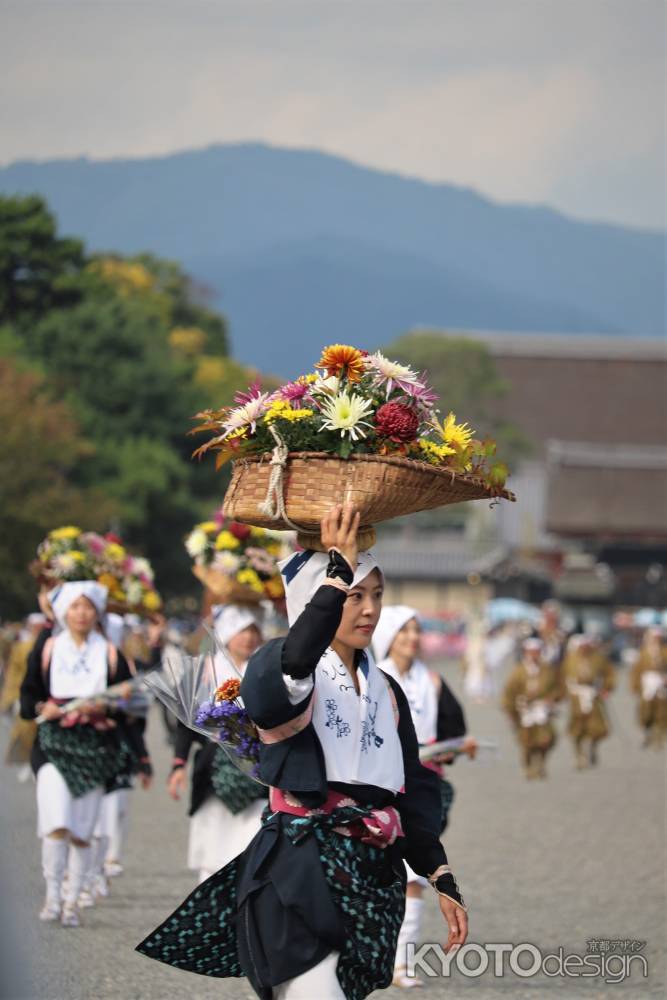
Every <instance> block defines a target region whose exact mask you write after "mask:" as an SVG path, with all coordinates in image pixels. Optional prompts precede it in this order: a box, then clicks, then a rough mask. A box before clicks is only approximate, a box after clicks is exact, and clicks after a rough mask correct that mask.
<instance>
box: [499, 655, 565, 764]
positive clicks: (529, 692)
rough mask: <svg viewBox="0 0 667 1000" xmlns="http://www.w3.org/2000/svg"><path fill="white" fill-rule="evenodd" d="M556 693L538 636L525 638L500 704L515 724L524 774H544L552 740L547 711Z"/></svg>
mask: <svg viewBox="0 0 667 1000" xmlns="http://www.w3.org/2000/svg"><path fill="white" fill-rule="evenodd" d="M559 697H560V686H559V683H558V677H557V675H556V674H555V672H554V670H553V668H552V667H550V666H549V665H548V664H547V663H545V661H544V660H543V659H542V642H541V640H540V639H526V640H525V642H524V643H523V649H522V658H521V660H520V662H519V663H517V665H516V666H515V668H514V670H513V671H512V673H511V674H510V676H509V678H508V680H507V683H506V685H505V689H504V691H503V697H502V707H503V708H504V710H505V711H506V712H507V714H508V715H509V717H510V719H511V720H512V723H513V725H514V727H515V730H516V734H517V738H518V741H519V746H520V747H521V756H522V760H523V766H524V768H525V773H526V777H527V778H546V768H545V760H546V756H547V754H548V752H549V751H550V750H551V749H552V748H553V747H554V745H555V742H556V733H555V730H554V727H553V725H552V722H551V715H552V713H553V706H554V704H555V702H556V701H558V700H559Z"/></svg>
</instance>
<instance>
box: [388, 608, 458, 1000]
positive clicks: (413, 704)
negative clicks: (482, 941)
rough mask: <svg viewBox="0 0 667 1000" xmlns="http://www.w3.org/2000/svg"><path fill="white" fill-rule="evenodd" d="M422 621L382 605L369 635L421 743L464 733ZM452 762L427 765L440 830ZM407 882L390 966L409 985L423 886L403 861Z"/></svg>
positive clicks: (397, 980)
mask: <svg viewBox="0 0 667 1000" xmlns="http://www.w3.org/2000/svg"><path fill="white" fill-rule="evenodd" d="M420 643H421V624H420V618H419V612H418V611H416V610H415V608H409V607H407V606H405V605H394V606H390V607H384V608H383V609H382V614H381V615H380V620H379V622H378V625H377V628H376V630H375V634H374V636H373V652H374V654H375V657H376V659H377V663H378V667H379V669H380V670H384V672H385V673H386V674H388V675H389V676H390V677H393V678H394V680H395V681H396V682H397V683H398V684H400V686H401V689H402V690H403V693H404V694H405V697H406V698H407V700H408V705H409V706H410V714H411V715H412V721H413V723H414V726H415V733H416V735H417V740H418V741H419V744H420V746H425V745H428V744H429V743H439V742H441V741H443V740H450V739H457V738H459V737H462V736H465V733H466V722H465V716H464V714H463V709H462V708H461V705H460V704H459V702H458V700H457V699H456V697H455V695H454V694H453V693H452V691H451V690H450V689H449V687H448V686H447V684H446V683H445V681H444V680H443V678H442V677H441V676H440V675H439V674H437V673H435V672H434V671H432V670H429V668H428V667H427V666H426V664H425V663H423V662H422V660H420V659H419V652H420ZM463 746H464V752H465V753H467V754H469V756H474V754H475V751H476V748H477V743H476V741H475V740H474V739H472V738H469V739H467V740H466V741H465V743H464V745H463ZM453 762H454V757H453V756H447V755H445V756H444V757H434V758H431V759H430V760H429V762H428V763H427V764H426V766H427V767H430V768H432V770H433V771H435V773H436V774H437V775H438V778H439V779H440V794H441V798H442V824H441V832H444V830H445V829H446V827H447V819H448V814H449V810H450V807H451V804H452V801H453V798H454V789H453V788H452V785H451V783H450V782H449V781H447V780H446V779H445V776H444V767H443V765H444V764H451V763H453ZM407 879H408V886H407V892H406V900H405V918H404V920H403V925H402V927H401V932H400V934H399V938H398V947H397V949H396V960H395V967H394V986H401V987H405V988H411V987H414V986H420V985H421V981H420V980H418V979H415V978H413V977H408V976H407V974H406V973H407V960H406V946H407V944H408V942H414V943H416V942H417V941H418V940H419V932H420V928H421V917H422V910H423V907H424V900H423V898H422V897H423V890H424V888H425V887H426V886H427V885H428V883H427V880H426V879H425V878H424V877H423V876H422V875H417V874H416V872H414V871H413V870H412V868H410V867H409V865H408V866H407Z"/></svg>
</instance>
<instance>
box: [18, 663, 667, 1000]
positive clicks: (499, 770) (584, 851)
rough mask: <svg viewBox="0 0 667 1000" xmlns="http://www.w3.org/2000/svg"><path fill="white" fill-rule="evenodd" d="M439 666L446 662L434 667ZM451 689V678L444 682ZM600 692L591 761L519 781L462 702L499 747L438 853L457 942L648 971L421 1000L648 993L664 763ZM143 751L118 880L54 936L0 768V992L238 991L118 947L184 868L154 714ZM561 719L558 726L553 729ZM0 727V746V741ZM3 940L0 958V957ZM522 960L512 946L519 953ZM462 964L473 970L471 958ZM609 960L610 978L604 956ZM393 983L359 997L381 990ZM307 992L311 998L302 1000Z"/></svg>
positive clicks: (657, 980)
mask: <svg viewBox="0 0 667 1000" xmlns="http://www.w3.org/2000/svg"><path fill="white" fill-rule="evenodd" d="M449 674H450V672H449V671H448V677H449ZM450 679H452V680H453V683H454V686H455V687H457V686H458V678H457V677H456V676H455V675H454V676H453V677H452V678H450ZM620 686H621V689H622V690H621V691H620V692H618V693H617V694H616V695H615V696H614V699H613V702H612V712H613V716H614V722H615V731H614V734H613V737H612V738H611V739H610V740H609V741H608V742H607V744H605V746H604V748H603V752H602V764H601V767H600V768H598V769H597V770H595V771H588V772H584V773H577V772H575V771H574V769H573V766H572V754H571V748H570V746H569V744H568V742H567V740H566V738H565V737H564V736H563V737H561V740H560V742H559V745H558V747H557V749H556V750H555V752H554V754H553V755H552V757H551V760H550V772H549V779H548V780H547V781H545V782H530V783H528V782H526V781H525V780H524V779H523V778H522V776H521V774H520V771H519V767H518V759H517V753H516V750H515V747H514V745H513V742H512V737H511V734H510V733H509V731H508V727H507V725H506V723H505V720H504V719H503V717H502V716H501V714H500V712H499V711H498V709H497V708H496V707H495V706H494V705H468V706H467V713H468V719H469V724H470V729H471V731H473V732H474V733H475V734H476V735H478V736H484V737H488V738H491V739H495V740H497V741H498V742H499V744H500V756H499V758H497V759H492V760H488V759H487V760H486V761H478V762H475V763H470V762H467V761H463V762H460V763H459V764H457V765H456V766H455V767H454V768H453V769H452V772H451V776H452V778H453V780H454V782H455V784H456V788H457V798H456V801H455V804H454V809H453V815H452V823H451V828H450V830H449V831H448V832H447V836H446V840H445V843H446V847H447V850H448V853H449V857H450V862H451V864H452V866H453V867H454V870H455V871H456V873H457V876H458V878H459V882H460V884H461V886H462V888H463V891H464V894H465V896H466V898H467V900H468V903H469V905H470V922H471V935H470V939H471V941H473V942H478V943H486V942H495V943H508V944H513V945H518V944H522V943H526V942H527V943H532V944H533V945H536V946H537V947H539V948H540V949H541V950H542V951H543V952H544V953H545V954H546V953H551V952H554V951H556V950H557V949H558V948H559V947H562V948H563V949H564V954H568V953H572V954H577V955H584V954H586V950H587V941H588V940H589V939H593V938H595V939H598V940H600V939H628V940H632V941H645V942H646V946H645V948H644V949H643V951H642V952H641V953H642V954H643V955H646V958H647V961H648V966H649V977H648V979H643V978H641V970H640V968H639V966H638V964H637V963H635V965H633V966H632V968H631V975H630V977H629V978H627V979H626V980H625V981H624V982H621V983H619V984H616V985H612V984H605V982H604V979H603V978H600V977H599V976H595V977H589V978H587V979H582V978H573V977H571V978H568V979H566V978H564V977H562V976H556V977H553V978H547V977H545V976H543V975H541V974H539V975H537V976H536V977H533V978H526V979H520V978H519V977H518V976H517V975H515V974H513V973H512V972H511V971H508V970H507V969H506V973H505V975H504V976H502V977H495V976H494V975H493V956H491V964H490V969H489V970H488V971H487V972H486V973H484V974H483V975H482V976H481V977H480V978H468V977H465V976H463V975H462V974H461V973H460V972H458V971H457V970H456V969H455V968H454V969H453V970H452V971H451V976H450V977H449V978H443V977H441V976H440V977H437V978H434V979H431V980H429V986H428V989H427V990H424V991H422V994H421V995H422V996H424V998H425V1000H426V998H430V1000H440V998H445V997H447V998H456V997H466V996H468V995H469V991H470V990H472V989H474V990H476V996H477V998H479V1000H492V998H494V1000H495V998H498V1000H500V998H505V997H514V996H515V994H516V992H517V991H518V990H519V989H520V990H521V991H522V993H523V995H524V996H525V997H528V998H530V997H538V996H540V997H542V996H543V995H545V994H547V995H554V994H558V996H559V997H565V998H569V997H573V998H577V997H579V996H585V997H586V998H589V997H594V998H596V1000H597V998H607V997H610V998H611V997H616V996H617V995H618V994H620V995H622V997H623V998H630V997H638V998H639V997H642V998H644V997H664V996H665V993H666V991H665V967H664V964H661V963H663V961H664V959H663V954H664V942H665V902H666V899H667V897H666V893H665V854H664V844H665V784H664V778H665V758H664V756H663V755H662V754H659V753H655V752H653V751H642V750H640V749H639V737H638V731H637V729H636V727H635V723H634V707H633V705H632V702H631V701H630V699H629V697H628V696H627V694H626V693H625V691H624V690H623V688H624V687H625V678H624V677H623V678H621V685H620ZM151 722H152V732H151V734H150V736H151V745H152V750H153V754H154V756H155V758H156V761H157V772H158V773H157V785H156V787H155V788H154V789H153V790H152V791H150V792H148V793H142V792H140V791H136V792H134V793H133V800H134V801H133V815H132V829H131V835H130V842H129V847H128V852H127V870H126V874H125V875H124V876H123V877H122V878H120V879H116V880H115V881H114V883H113V891H112V895H111V897H110V898H109V899H108V900H107V901H105V902H104V903H103V904H102V905H100V906H98V907H96V908H95V910H93V911H87V913H86V923H85V926H84V927H82V928H80V929H78V930H74V931H72V930H64V929H62V928H60V927H57V926H51V925H49V926H43V925H40V924H39V923H38V922H37V920H36V916H35V915H36V912H37V910H38V908H39V905H40V902H41V895H42V883H41V875H40V872H39V866H38V856H39V852H38V842H37V839H36V837H35V833H34V827H35V809H34V790H33V785H32V782H28V783H26V784H19V783H18V782H17V781H16V777H15V772H14V771H13V770H12V769H9V768H5V769H3V770H2V772H1V777H0V782H1V791H2V800H1V801H2V810H1V821H0V881H1V884H0V907H3V908H4V912H2V913H0V917H4V919H3V920H2V935H1V936H0V968H2V969H3V971H4V976H5V979H6V985H5V990H4V994H0V995H3V996H5V997H8V998H12V1000H13V998H14V997H30V998H38V1000H112V998H113V1000H166V998H171V997H173V996H179V995H181V996H182V995H184V994H187V995H188V997H189V998H191V1000H213V998H215V1000H231V998H234V1000H236V998H239V1000H244V998H246V997H247V998H251V997H253V996H254V994H253V993H252V992H251V991H250V990H249V988H248V987H247V985H246V983H245V981H244V980H233V981H229V980H207V979H203V978H201V977H198V976H193V975H190V974H187V973H181V972H176V971H174V970H170V969H168V968H166V967H164V966H160V965H158V964H157V963H155V962H151V961H149V960H147V959H145V958H142V957H141V956H139V955H137V954H135V953H134V952H133V947H134V945H135V944H136V943H137V942H138V941H139V940H140V939H141V938H142V937H143V936H144V935H145V934H146V932H147V931H148V930H150V929H152V928H153V927H154V926H156V925H157V924H158V923H159V922H160V920H161V919H163V918H164V916H166V915H167V913H169V912H170V910H171V909H172V908H173V907H174V906H175V904H177V903H178V902H179V901H180V900H181V899H183V898H184V897H185V896H186V895H187V893H188V891H189V889H190V887H191V884H192V882H191V875H190V873H188V872H187V871H186V870H185V869H184V858H185V847H186V837H187V823H186V819H185V813H184V808H182V806H181V805H175V804H174V803H172V802H171V801H170V800H169V799H168V798H167V796H166V793H165V792H164V790H163V786H164V779H165V776H166V772H167V768H168V753H167V752H166V748H165V745H164V740H163V736H162V726H161V722H160V719H159V718H157V717H156V718H154V719H152V720H151ZM563 728H564V719H563V718H561V719H560V720H559V729H560V730H561V731H562V730H563ZM4 732H5V731H4V730H3V732H2V736H1V737H0V739H1V741H2V742H3V743H4V739H5V736H4ZM441 938H442V930H441V924H440V918H439V911H438V910H437V908H436V904H435V899H434V898H432V897H430V896H429V897H428V898H427V913H426V920H425V926H424V931H423V940H424V941H427V942H428V941H435V942H437V941H438V940H439V939H441ZM3 950H4V954H3V953H2V951H3ZM527 959H530V955H528V954H527V953H525V954H524V956H523V959H522V961H525V960H527ZM467 961H468V962H470V963H471V964H473V963H474V964H477V963H478V962H479V961H480V959H479V958H478V957H477V956H476V955H475V954H473V953H470V954H469V955H468V958H467ZM618 964H619V963H618V960H617V963H616V965H614V964H612V970H613V971H614V973H615V972H616V968H617V966H618ZM402 996H404V992H403V991H400V990H394V989H392V990H388V991H386V992H384V993H376V994H374V997H375V998H378V997H386V998H387V1000H397V998H398V997H402ZM313 1000H317V998H313Z"/></svg>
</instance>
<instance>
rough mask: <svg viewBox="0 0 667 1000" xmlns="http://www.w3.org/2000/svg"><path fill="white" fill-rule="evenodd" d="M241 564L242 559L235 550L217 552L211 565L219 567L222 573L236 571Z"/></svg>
mask: <svg viewBox="0 0 667 1000" xmlns="http://www.w3.org/2000/svg"><path fill="white" fill-rule="evenodd" d="M240 565H241V560H240V559H239V557H238V556H235V555H234V553H233V552H216V554H215V557H214V559H213V562H212V563H211V566H212V568H213V569H219V570H220V572H221V573H230V574H231V573H236V571H237V569H238V568H239V567H240Z"/></svg>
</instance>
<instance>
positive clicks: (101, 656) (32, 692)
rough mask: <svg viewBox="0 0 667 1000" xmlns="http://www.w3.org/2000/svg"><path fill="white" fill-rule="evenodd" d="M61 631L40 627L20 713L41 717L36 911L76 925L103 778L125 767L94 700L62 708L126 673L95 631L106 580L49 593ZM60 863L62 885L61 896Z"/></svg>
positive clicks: (121, 748)
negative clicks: (42, 886)
mask: <svg viewBox="0 0 667 1000" xmlns="http://www.w3.org/2000/svg"><path fill="white" fill-rule="evenodd" d="M49 599H50V602H51V607H52V609H53V613H54V615H55V619H56V622H57V624H58V626H59V627H60V629H61V631H60V632H59V633H58V635H56V636H55V637H53V636H52V635H51V630H50V629H45V630H44V631H43V632H42V634H41V635H40V637H39V638H38V640H37V642H36V643H35V646H34V647H33V650H32V652H31V653H30V656H29V658H28V670H27V673H26V676H25V679H24V681H23V684H22V686H21V716H22V718H24V719H34V718H36V717H38V716H39V717H41V719H43V720H45V721H44V722H43V724H42V725H40V726H39V727H38V730H37V739H36V740H35V744H34V747H33V751H32V758H31V764H32V767H33V771H34V772H35V774H36V776H37V826H38V836H39V837H40V838H41V840H42V869H43V873H44V878H45V880H46V901H45V903H44V906H43V908H42V910H41V912H40V915H39V916H40V919H41V920H46V921H53V920H58V919H59V918H60V920H61V922H62V924H63V926H65V927H77V926H78V925H79V910H78V906H77V900H78V898H79V894H80V892H81V890H82V888H83V884H84V880H85V877H86V874H87V871H88V868H89V864H90V842H91V837H92V835H93V831H94V829H95V824H96V822H97V817H98V813H99V809H100V804H101V801H102V796H103V795H104V791H105V783H106V782H107V781H108V780H110V779H111V778H113V777H114V775H116V774H117V773H118V772H119V771H121V770H122V769H123V767H124V759H125V756H126V754H127V748H126V747H125V744H124V742H123V741H122V740H121V738H120V735H119V729H118V727H117V726H116V723H115V722H114V720H112V719H111V718H110V717H109V716H108V715H107V713H106V711H105V708H104V707H103V706H101V705H100V704H99V703H95V704H94V705H93V704H90V705H86V704H85V703H84V705H83V706H82V707H80V708H79V709H78V710H77V711H76V712H69V713H68V714H66V715H65V714H63V711H62V708H61V706H62V705H64V704H65V703H66V702H68V701H70V700H72V699H75V698H90V699H95V696H97V695H100V694H101V693H102V692H103V691H104V690H105V689H106V688H107V687H108V686H109V685H111V684H118V683H120V682H121V681H126V680H129V679H130V677H131V674H130V670H129V667H128V665H127V662H126V660H125V658H124V656H123V655H122V653H120V652H119V651H118V650H117V649H116V647H115V646H113V645H112V644H111V643H109V642H108V641H107V640H106V639H105V638H104V637H103V636H102V635H101V634H100V632H99V631H98V629H97V627H98V625H99V622H100V620H101V619H102V616H103V615H104V610H105V607H106V600H107V588H106V587H103V586H101V585H100V584H99V583H95V582H93V581H89V580H84V581H73V582H70V583H64V584H62V585H61V586H60V587H57V588H55V589H54V590H52V591H51V592H50V593H49ZM65 870H67V872H68V879H67V889H66V891H65V894H64V899H63V898H61V896H62V883H63V876H64V873H65Z"/></svg>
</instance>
